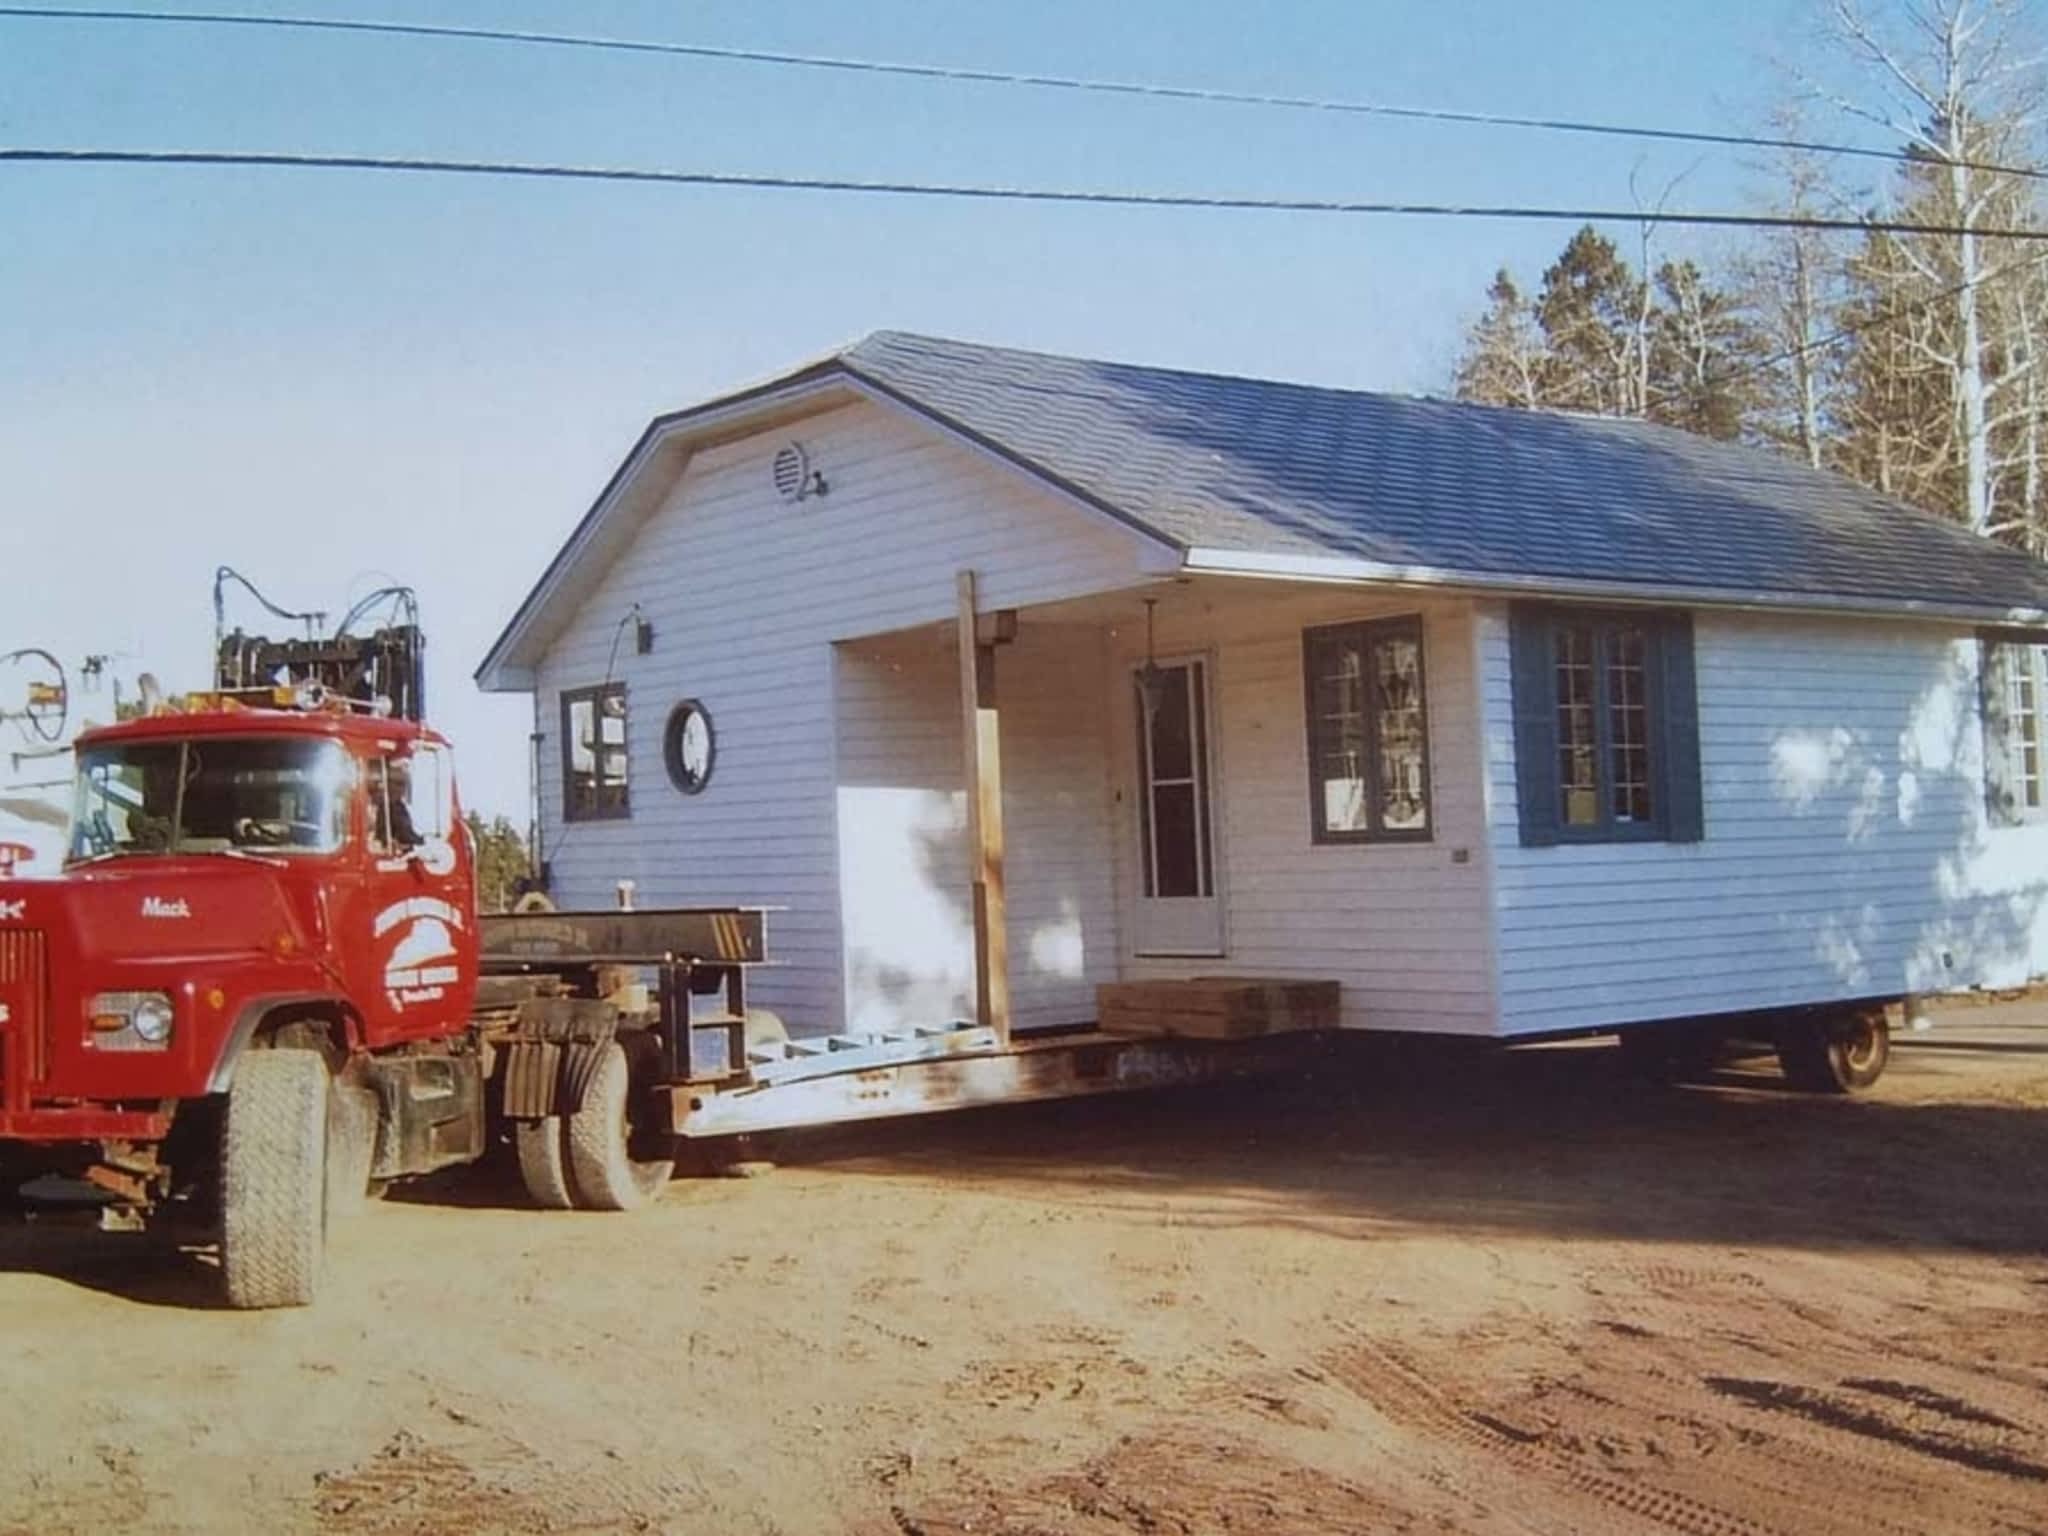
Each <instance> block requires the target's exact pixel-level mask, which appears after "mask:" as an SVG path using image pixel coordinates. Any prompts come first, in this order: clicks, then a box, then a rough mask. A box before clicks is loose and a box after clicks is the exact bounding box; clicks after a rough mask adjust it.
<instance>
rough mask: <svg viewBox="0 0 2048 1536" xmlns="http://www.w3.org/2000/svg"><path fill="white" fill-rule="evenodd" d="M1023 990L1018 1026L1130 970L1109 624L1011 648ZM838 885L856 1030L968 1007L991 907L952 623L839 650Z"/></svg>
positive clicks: (1005, 756) (1010, 813)
mask: <svg viewBox="0 0 2048 1536" xmlns="http://www.w3.org/2000/svg"><path fill="white" fill-rule="evenodd" d="M996 669H997V676H998V692H999V695H1000V698H1001V703H1002V727H1001V729H1002V772H1003V820H1004V832H1005V843H1006V856H1005V870H1004V873H1005V887H1006V891H1007V895H1008V924H1007V931H1008V935H1009V958H1010V995H1011V1013H1012V1020H1013V1022H1014V1023H1015V1025H1016V1026H1017V1027H1018V1028H1021V1029H1032V1028H1040V1027H1045V1026H1049V1025H1059V1024H1076V1023H1085V1022H1087V1021H1089V1020H1091V1019H1093V1018H1094V1017H1095V985H1096V983H1097V982H1100V981H1106V980H1110V979H1112V978H1113V977H1114V976H1115V975H1116V935H1117V923H1116V911H1115V898H1114V892H1113V886H1112V881H1111V875H1110V869H1109V860H1108V858H1107V856H1106V853H1105V847H1104V845H1105V843H1106V841H1107V839H1108V808H1107V804H1106V796H1107V786H1106V784H1105V782H1104V778H1103V766H1102V702H1101V701H1102V689H1101V674H1102V649H1101V640H1100V636H1099V634H1098V632H1097V631H1096V630H1094V629H1092V628H1086V627H1080V626H1067V625H1052V624H1033V623H1032V622H1030V621H1029V620H1028V619H1027V620H1026V622H1025V623H1024V625H1023V626H1022V629H1021V631H1020V633H1019V635H1018V638H1017V640H1016V642H1015V643H1014V644H1011V645H1006V646H1004V647H1002V648H1001V649H1000V650H999V652H998V654H997V663H996ZM838 710H839V786H838V806H839V882H840V893H841V901H842V903H843V911H844V915H845V944H846V1016H847V1021H848V1027H849V1028H851V1029H854V1030H856V1031H859V1030H864V1029H886V1028H892V1027H901V1026H904V1025H910V1024H930V1023H933V1022H936V1021H942V1020H945V1019H949V1018H968V1017H972V1016H973V1010H974V915H973V910H972V908H971V906H970V904H969V897H970V893H969V886H968V880H969V873H968V868H969V867H968V857H967V844H966V823H967V808H966V795H965V790H964V787H963V780H964V768H963V764H962V758H961V751H960V738H961V725H962V721H961V709H960V671H959V663H958V661H957V660H956V659H955V652H954V648H953V640H952V635H951V634H950V632H947V631H944V630H938V629H934V630H930V631H926V632H922V633H920V634H917V635H912V636H889V637H885V638H883V639H879V640H875V641H869V642H858V641H856V642H852V643H849V644H847V645H843V646H841V647H840V648H839V660H838Z"/></svg>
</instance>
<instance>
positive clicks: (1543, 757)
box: [1508, 603, 1557, 848]
mask: <svg viewBox="0 0 2048 1536" xmlns="http://www.w3.org/2000/svg"><path fill="white" fill-rule="evenodd" d="M1508 655H1509V667H1508V671H1509V681H1510V682H1511V684H1512V685H1513V691H1514V711H1515V805H1516V808H1517V810H1518V811H1519V812H1520V817H1521V826H1522V846H1523V847H1525V848H1547V847H1549V846H1550V845H1551V844H1553V843H1555V842H1556V841H1557V674H1556V671H1555V669H1554V668H1553V666H1552V664H1551V655H1550V613H1549V610H1548V609H1545V608H1542V607H1539V606H1538V605H1536V604H1534V603H1515V604H1513V605H1512V606H1511V607H1510V608H1509V609H1508Z"/></svg>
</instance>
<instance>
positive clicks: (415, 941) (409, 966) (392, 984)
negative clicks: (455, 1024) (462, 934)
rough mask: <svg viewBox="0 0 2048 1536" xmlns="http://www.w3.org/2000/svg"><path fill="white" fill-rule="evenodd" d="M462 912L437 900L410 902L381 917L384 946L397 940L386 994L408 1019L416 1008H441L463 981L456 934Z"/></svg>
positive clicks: (378, 929) (388, 960)
mask: <svg viewBox="0 0 2048 1536" xmlns="http://www.w3.org/2000/svg"><path fill="white" fill-rule="evenodd" d="M461 927H462V912H461V910H460V909H459V908H456V907H453V906H451V905H449V904H448V903H447V902H445V901H442V900H441V899H440V898H439V897H435V896H409V897H407V898H406V899H405V900H404V901H395V902H393V903H392V904H391V905H390V906H388V907H386V908H385V909H384V910H383V911H382V912H379V913H378V914H377V921H376V922H375V923H374V924H373V925H372V927H371V933H372V935H373V936H374V937H375V938H376V939H377V940H379V941H380V942H381V941H383V940H385V939H386V938H387V937H389V936H391V935H394V934H395V935H396V938H395V939H393V940H392V946H391V952H390V953H389V954H388V955H386V956H385V957H384V994H385V996H386V997H388V998H389V999H390V1000H391V1006H392V1007H393V1008H396V1009H398V1010H399V1012H401V1013H403V1012H404V1011H405V1010H406V1009H407V1008H409V1007H411V1006H412V1005H413V1004H414V1003H432V1002H439V1001H440V1000H441V999H442V998H444V997H446V996H447V995H448V988H449V987H451V986H453V985H454V984H455V983H456V982H457V981H459V980H461V978H462V971H461V969H460V968H459V967H458V966H456V965H455V964H454V961H455V954H456V950H455V930H459V929H460V928H461Z"/></svg>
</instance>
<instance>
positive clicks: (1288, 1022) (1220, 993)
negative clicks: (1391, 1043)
mask: <svg viewBox="0 0 2048 1536" xmlns="http://www.w3.org/2000/svg"><path fill="white" fill-rule="evenodd" d="M1095 1007H1096V1022H1097V1026H1098V1027H1099V1028H1100V1029H1101V1030H1102V1032H1103V1033H1104V1034H1109V1035H1177V1036H1184V1037H1188V1038H1192V1039H1199V1040H1236V1039H1242V1038H1244V1037H1246V1036H1250V1035H1277V1034H1284V1033H1287V1032H1289V1031H1292V1030H1311V1029H1335V1028H1336V1027H1337V983H1336V982H1334V981H1298V980H1292V979H1289V978H1285V977H1271V976H1196V977H1193V978H1190V979H1186V980H1180V981H1114V982H1109V983H1106V984H1105V985H1103V986H1100V987H1097V988H1096V989H1095Z"/></svg>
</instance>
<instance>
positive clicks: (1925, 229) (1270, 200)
mask: <svg viewBox="0 0 2048 1536" xmlns="http://www.w3.org/2000/svg"><path fill="white" fill-rule="evenodd" d="M0 164H17V165H32V164H48V165H150V166H186V167H189V166H245V167H259V168H269V169H282V170H323V171H393V172H409V173H413V174H422V175H436V176H492V177H506V178H514V179H525V180H546V181H554V180H559V181H609V182H639V183H655V184H660V185H667V186H686V187H726V188H744V189H754V190H761V191H771V192H839V193H852V194H863V195H869V196H883V197H922V198H959V199H966V200H970V201H979V202H1017V203H1070V204H1082V205H1087V206H1094V207H1113V208H1195V209H1209V210H1214V211H1221V212H1238V213H1320V214H1349V215H1380V216H1386V217H1399V218H1446V219H1530V220H1543V221H1550V222H1565V223H1573V224H1603V223H1622V224H1630V223H1633V224H1660V225H1661V224H1671V225H1690V226H1695V227H1703V228H1725V229H1810V230H1832V231H1835V232H1837V233H1856V234H1875V233H1883V234H1896V235H1956V234H1961V233H1964V231H1963V230H1962V229H1961V228H1960V227H1959V226H1957V225H1953V224H1934V223H1926V222H1923V221H1919V220H1911V219H1828V218H1815V217H1812V216H1809V215H1800V214H1782V213H1727V212H1717V211H1712V210H1703V211H1698V212H1676V213H1674V212H1672V211H1670V210H1668V209H1662V208H1658V209H1630V208H1544V207H1526V206H1515V205H1508V204H1501V205H1481V204H1472V205H1464V204H1453V203H1402V202H1362V201H1350V200H1345V199H1338V198H1313V197H1298V198H1296V197H1251V196H1235V195H1230V194H1215V193H1198V192H1132V191H1123V192H1119V191H1109V190H1102V191H1096V190H1090V189H1087V188H1082V187H1016V186H1000V185H993V184H986V183H978V182H924V181H870V180H862V179H859V178H855V177H836V176H776V175H769V174H766V173H755V172H741V171H681V170H663V169H658V168H651V167H649V168H643V167H636V166H602V165H549V164H537V163H533V162H529V161H516V160H437V159H415V158H408V157H403V156H390V155H311V154H284V153H268V152H260V151H251V150H198V149H57V148H36V147H16V148H11V149H4V148H0ZM1969 233H1971V234H1974V235H1976V236H1977V237H1978V238H1979V239H1985V240H2027V241H2035V240H2048V227H2044V228H2033V229H2030V228H2025V227H2021V226H2006V225H1993V226H1980V227H1977V228H1974V229H1972V230H1970V231H1969Z"/></svg>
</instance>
